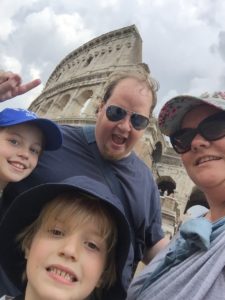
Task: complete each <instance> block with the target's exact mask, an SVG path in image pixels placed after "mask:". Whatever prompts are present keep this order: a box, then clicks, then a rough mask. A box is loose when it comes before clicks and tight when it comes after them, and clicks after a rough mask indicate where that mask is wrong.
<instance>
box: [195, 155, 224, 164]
mask: <svg viewBox="0 0 225 300" xmlns="http://www.w3.org/2000/svg"><path fill="white" fill-rule="evenodd" d="M220 159H221V157H218V156H207V157H201V158H199V159H197V160H196V162H195V165H196V166H199V165H201V164H203V163H205V162H208V161H214V160H220Z"/></svg>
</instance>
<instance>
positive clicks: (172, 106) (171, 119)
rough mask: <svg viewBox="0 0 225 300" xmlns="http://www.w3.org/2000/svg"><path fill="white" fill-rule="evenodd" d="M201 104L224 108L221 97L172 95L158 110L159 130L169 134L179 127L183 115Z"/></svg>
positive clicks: (224, 102) (223, 101) (224, 104)
mask: <svg viewBox="0 0 225 300" xmlns="http://www.w3.org/2000/svg"><path fill="white" fill-rule="evenodd" d="M202 104H208V105H211V106H213V107H216V108H218V109H221V110H225V100H224V99H221V98H215V97H207V98H199V97H193V96H188V95H181V96H177V97H174V98H172V99H170V100H169V101H167V102H166V103H165V104H164V106H163V107H162V109H161V110H160V113H159V117H158V125H159V128H160V130H161V132H162V133H163V134H165V135H167V136H171V135H172V134H173V133H174V132H176V131H177V130H178V129H179V128H180V124H181V121H182V119H183V117H184V115H185V114H186V113H187V112H188V111H190V110H192V109H193V108H194V107H196V106H199V105H202Z"/></svg>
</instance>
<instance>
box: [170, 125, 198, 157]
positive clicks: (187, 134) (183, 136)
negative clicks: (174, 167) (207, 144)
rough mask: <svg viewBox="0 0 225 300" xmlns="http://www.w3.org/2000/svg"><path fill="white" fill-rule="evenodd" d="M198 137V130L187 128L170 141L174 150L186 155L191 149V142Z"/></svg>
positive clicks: (176, 133) (178, 132)
mask: <svg viewBox="0 0 225 300" xmlns="http://www.w3.org/2000/svg"><path fill="white" fill-rule="evenodd" d="M195 135H196V129H194V128H185V129H181V130H178V131H177V132H175V133H174V134H173V135H172V136H171V137H170V141H171V144H172V146H173V148H174V150H175V151H176V152H177V153H179V154H182V153H185V152H187V151H189V150H190V149H191V142H192V140H193V139H194V137H195Z"/></svg>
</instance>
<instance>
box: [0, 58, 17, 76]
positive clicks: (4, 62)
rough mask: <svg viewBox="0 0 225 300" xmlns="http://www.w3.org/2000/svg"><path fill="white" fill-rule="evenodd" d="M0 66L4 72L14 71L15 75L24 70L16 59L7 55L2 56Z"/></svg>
mask: <svg viewBox="0 0 225 300" xmlns="http://www.w3.org/2000/svg"><path fill="white" fill-rule="evenodd" d="M0 66H1V69H3V70H6V71H10V70H13V71H14V72H15V73H21V70H22V66H21V63H20V62H19V61H18V60H17V59H16V57H13V56H8V55H6V54H2V55H0Z"/></svg>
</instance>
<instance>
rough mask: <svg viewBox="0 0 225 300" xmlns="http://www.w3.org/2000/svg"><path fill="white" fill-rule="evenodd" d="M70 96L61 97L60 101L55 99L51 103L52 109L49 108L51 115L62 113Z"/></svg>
mask: <svg viewBox="0 0 225 300" xmlns="http://www.w3.org/2000/svg"><path fill="white" fill-rule="evenodd" d="M70 97H71V96H70V94H66V95H63V96H62V97H61V98H60V99H57V100H55V101H54V102H53V105H52V108H51V113H54V114H56V113H58V112H60V113H61V112H62V111H63V109H64V107H65V106H66V105H67V103H68V102H69V100H70Z"/></svg>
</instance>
